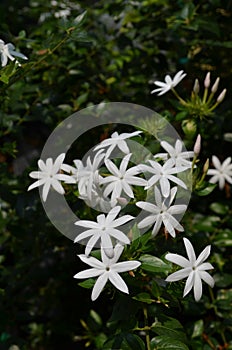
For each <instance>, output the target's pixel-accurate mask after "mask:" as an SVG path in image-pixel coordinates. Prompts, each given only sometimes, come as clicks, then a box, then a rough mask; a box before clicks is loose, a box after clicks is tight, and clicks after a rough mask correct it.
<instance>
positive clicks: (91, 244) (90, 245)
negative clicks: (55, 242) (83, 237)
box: [74, 235, 100, 256]
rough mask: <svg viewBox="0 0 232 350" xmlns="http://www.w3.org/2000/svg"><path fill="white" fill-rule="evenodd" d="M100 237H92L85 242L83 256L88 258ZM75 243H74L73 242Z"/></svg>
mask: <svg viewBox="0 0 232 350" xmlns="http://www.w3.org/2000/svg"><path fill="white" fill-rule="evenodd" d="M99 238H100V235H93V236H92V237H91V238H90V239H89V240H88V242H87V244H86V247H85V254H86V255H87V256H88V255H89V254H90V252H91V251H92V249H93V248H94V246H95V245H96V243H97V241H98V240H99ZM74 243H75V242H74Z"/></svg>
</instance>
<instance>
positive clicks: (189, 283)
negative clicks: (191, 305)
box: [183, 270, 195, 297]
mask: <svg viewBox="0 0 232 350" xmlns="http://www.w3.org/2000/svg"><path fill="white" fill-rule="evenodd" d="M194 279H195V272H194V271H193V270H191V272H190V273H189V276H188V278H187V281H186V283H185V288H184V293H183V296H184V297H185V296H186V295H187V294H188V293H189V292H190V290H191V289H192V287H193V285H194Z"/></svg>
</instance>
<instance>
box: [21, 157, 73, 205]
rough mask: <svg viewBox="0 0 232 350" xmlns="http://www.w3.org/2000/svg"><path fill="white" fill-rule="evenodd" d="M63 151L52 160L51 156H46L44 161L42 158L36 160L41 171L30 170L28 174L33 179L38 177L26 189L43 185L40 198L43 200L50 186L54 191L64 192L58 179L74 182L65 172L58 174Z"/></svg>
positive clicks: (62, 159)
mask: <svg viewBox="0 0 232 350" xmlns="http://www.w3.org/2000/svg"><path fill="white" fill-rule="evenodd" d="M64 158H65V153H61V154H60V155H59V156H58V157H57V158H56V159H55V161H54V163H53V160H52V158H48V159H47V160H46V162H44V161H43V160H42V159H39V160H38V167H39V169H40V170H41V171H32V172H31V173H30V174H29V176H30V177H32V178H33V179H38V181H36V182H34V183H33V184H32V185H30V186H29V187H28V191H30V190H32V189H33V188H35V187H39V186H42V185H43V192H42V198H43V201H44V202H45V201H46V199H47V196H48V192H49V190H50V187H53V189H54V190H55V191H57V192H58V193H60V194H64V189H63V187H62V186H61V184H60V181H65V182H66V183H75V180H74V179H73V177H71V176H69V175H65V174H60V170H61V165H62V163H63V161H64Z"/></svg>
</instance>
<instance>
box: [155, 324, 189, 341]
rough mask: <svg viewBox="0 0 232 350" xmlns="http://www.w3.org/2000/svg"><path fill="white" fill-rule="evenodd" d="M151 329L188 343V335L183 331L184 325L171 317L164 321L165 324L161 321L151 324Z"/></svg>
mask: <svg viewBox="0 0 232 350" xmlns="http://www.w3.org/2000/svg"><path fill="white" fill-rule="evenodd" d="M151 329H152V330H153V332H155V333H156V334H158V335H160V336H161V335H164V336H167V337H170V338H171V339H173V340H178V341H182V342H184V343H186V336H185V333H184V332H183V327H182V325H181V324H180V322H179V321H178V320H176V319H170V320H168V321H166V322H164V324H161V323H160V322H154V323H153V325H152V326H151Z"/></svg>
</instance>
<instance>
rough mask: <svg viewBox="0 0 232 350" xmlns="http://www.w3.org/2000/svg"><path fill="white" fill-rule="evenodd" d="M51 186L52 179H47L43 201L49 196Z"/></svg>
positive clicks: (43, 191)
mask: <svg viewBox="0 0 232 350" xmlns="http://www.w3.org/2000/svg"><path fill="white" fill-rule="evenodd" d="M50 187H51V182H50V181H48V180H47V181H46V182H45V184H44V186H43V190H42V198H43V201H44V202H46V199H47V196H48V192H49V190H50Z"/></svg>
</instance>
